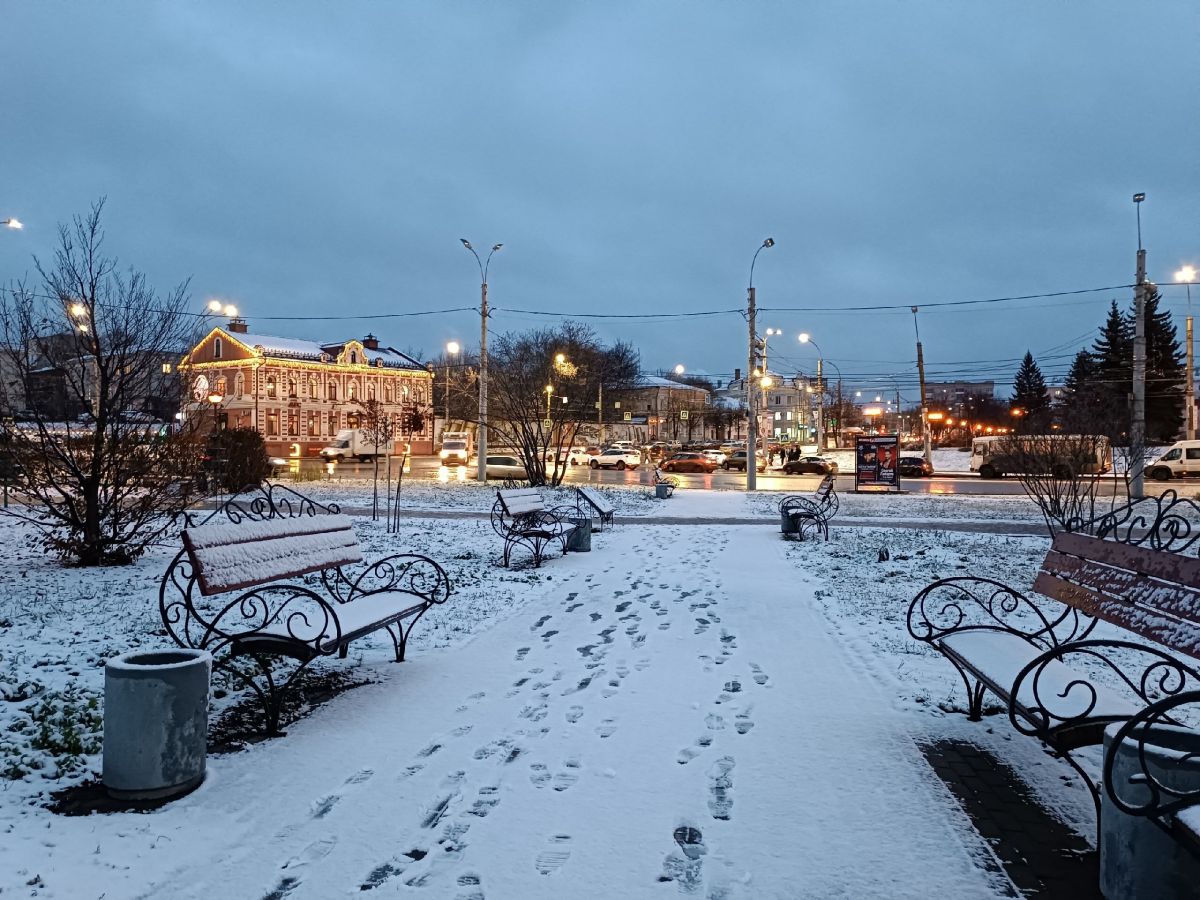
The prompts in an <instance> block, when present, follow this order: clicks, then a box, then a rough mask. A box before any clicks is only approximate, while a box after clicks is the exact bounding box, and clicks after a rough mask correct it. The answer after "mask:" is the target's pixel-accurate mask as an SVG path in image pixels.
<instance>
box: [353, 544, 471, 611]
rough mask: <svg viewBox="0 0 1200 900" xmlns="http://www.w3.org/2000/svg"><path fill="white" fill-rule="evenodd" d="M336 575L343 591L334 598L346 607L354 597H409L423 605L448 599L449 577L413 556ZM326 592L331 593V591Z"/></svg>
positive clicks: (391, 558) (390, 558)
mask: <svg viewBox="0 0 1200 900" xmlns="http://www.w3.org/2000/svg"><path fill="white" fill-rule="evenodd" d="M338 573H339V575H340V576H341V578H342V579H343V580H344V583H345V585H346V587H347V589H346V590H345V591H344V592H337V593H336V594H335V596H337V597H338V599H339V600H342V602H343V603H349V602H351V601H353V600H354V599H355V598H356V597H365V596H368V595H370V594H381V593H402V594H411V595H413V596H414V597H419V598H421V599H423V600H424V601H425V602H426V603H445V602H446V601H447V600H449V599H450V576H449V575H447V574H446V570H445V569H443V568H442V567H441V566H439V565H438V564H437V563H435V562H434V561H433V560H432V559H430V558H429V557H427V556H419V555H417V554H415V553H396V554H394V555H392V556H385V557H383V558H382V559H378V560H375V561H374V562H372V563H370V564H369V565H368V566H367V567H366V568H365V569H363V570H362V571H361V572H359V573H358V574H357V575H354V576H350V575H347V574H345V573H344V572H342V571H341V570H340V569H339V570H338ZM330 592H331V593H334V590H333V588H332V587H331V588H330ZM343 597H344V599H343Z"/></svg>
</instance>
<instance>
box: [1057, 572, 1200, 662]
mask: <svg viewBox="0 0 1200 900" xmlns="http://www.w3.org/2000/svg"><path fill="white" fill-rule="evenodd" d="M1033 589H1034V590H1035V591H1037V592H1038V593H1040V594H1042V595H1043V596H1046V597H1050V598H1052V599H1055V600H1059V601H1061V602H1062V603H1066V604H1067V605H1069V606H1073V607H1075V608H1076V609H1078V610H1080V611H1081V612H1083V613H1085V614H1087V615H1089V616H1093V617H1094V618H1097V619H1103V620H1104V621H1105V622H1109V623H1111V624H1113V625H1118V626H1120V627H1121V628H1124V629H1125V630H1126V631H1130V632H1132V633H1134V634H1136V635H1138V636H1139V637H1143V638H1146V639H1147V640H1150V641H1154V642H1155V643H1157V644H1162V645H1164V646H1166V647H1169V648H1170V649H1172V650H1176V651H1178V652H1180V653H1186V654H1187V655H1188V656H1191V657H1193V658H1194V659H1200V631H1198V630H1197V629H1196V626H1195V625H1193V624H1192V623H1190V622H1186V621H1182V620H1180V619H1172V618H1170V617H1168V616H1164V615H1162V614H1160V613H1157V612H1155V611H1153V610H1150V609H1146V608H1144V607H1140V606H1135V605H1133V604H1132V603H1126V602H1124V601H1122V600H1115V599H1113V598H1112V597H1106V596H1104V595H1102V594H1097V593H1095V592H1094V591H1092V590H1091V589H1090V588H1087V587H1085V586H1083V585H1080V584H1074V583H1072V582H1070V581H1063V580H1062V579H1061V578H1056V577H1055V576H1053V575H1050V574H1048V573H1046V572H1040V573H1038V576H1037V578H1036V579H1035V580H1034V582H1033Z"/></svg>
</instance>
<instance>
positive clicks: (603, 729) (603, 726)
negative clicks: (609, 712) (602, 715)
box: [596, 719, 617, 738]
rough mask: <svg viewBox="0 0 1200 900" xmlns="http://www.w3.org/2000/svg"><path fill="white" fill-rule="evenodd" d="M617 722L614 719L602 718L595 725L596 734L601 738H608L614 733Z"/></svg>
mask: <svg viewBox="0 0 1200 900" xmlns="http://www.w3.org/2000/svg"><path fill="white" fill-rule="evenodd" d="M616 730H617V722H616V720H615V719H602V720H601V721H600V724H599V725H597V726H596V734H598V735H599V736H600V737H601V738H610V737H612V736H613V734H615V733H616Z"/></svg>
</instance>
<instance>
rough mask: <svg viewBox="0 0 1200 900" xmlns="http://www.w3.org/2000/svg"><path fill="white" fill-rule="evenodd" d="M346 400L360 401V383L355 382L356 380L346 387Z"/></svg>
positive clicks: (351, 380) (352, 380)
mask: <svg viewBox="0 0 1200 900" xmlns="http://www.w3.org/2000/svg"><path fill="white" fill-rule="evenodd" d="M346 399H347V400H357V399H358V382H357V381H355V380H354V379H350V383H349V384H347V385H346ZM352 427H353V426H352Z"/></svg>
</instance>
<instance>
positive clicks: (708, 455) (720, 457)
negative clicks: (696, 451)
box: [700, 450, 725, 468]
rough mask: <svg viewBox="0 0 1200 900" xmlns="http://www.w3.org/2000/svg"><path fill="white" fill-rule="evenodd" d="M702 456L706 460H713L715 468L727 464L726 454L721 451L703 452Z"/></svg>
mask: <svg viewBox="0 0 1200 900" xmlns="http://www.w3.org/2000/svg"><path fill="white" fill-rule="evenodd" d="M700 455H701V456H703V457H704V458H705V459H711V460H712V462H713V466H714V468H715V467H716V466H719V465H721V463H723V462H725V454H724V453H722V452H721V451H720V450H701V451H700Z"/></svg>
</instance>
